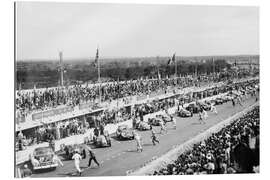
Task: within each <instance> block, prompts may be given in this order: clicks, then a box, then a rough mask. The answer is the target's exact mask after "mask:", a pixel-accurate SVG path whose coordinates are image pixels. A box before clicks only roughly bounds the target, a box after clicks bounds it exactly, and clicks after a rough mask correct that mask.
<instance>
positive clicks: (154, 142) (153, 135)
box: [150, 126, 159, 146]
mask: <svg viewBox="0 0 270 180" xmlns="http://www.w3.org/2000/svg"><path fill="white" fill-rule="evenodd" d="M150 129H151V138H152V143H153V145H154V146H155V145H156V142H157V143H159V140H158V139H157V135H156V132H155V131H154V129H153V128H152V126H151V128H150Z"/></svg>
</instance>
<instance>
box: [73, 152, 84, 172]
mask: <svg viewBox="0 0 270 180" xmlns="http://www.w3.org/2000/svg"><path fill="white" fill-rule="evenodd" d="M72 159H74V164H75V168H76V170H77V172H78V173H79V175H80V176H81V174H82V170H81V169H80V161H81V160H82V157H81V155H80V154H79V153H78V151H75V153H74V155H73V156H72Z"/></svg>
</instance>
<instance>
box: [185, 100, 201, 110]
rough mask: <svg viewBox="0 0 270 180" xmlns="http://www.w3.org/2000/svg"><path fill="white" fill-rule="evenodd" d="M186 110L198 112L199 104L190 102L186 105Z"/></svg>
mask: <svg viewBox="0 0 270 180" xmlns="http://www.w3.org/2000/svg"><path fill="white" fill-rule="evenodd" d="M186 110H188V111H190V112H192V113H199V111H200V106H198V105H197V104H196V103H195V102H194V103H190V104H189V105H188V106H187V107H186Z"/></svg>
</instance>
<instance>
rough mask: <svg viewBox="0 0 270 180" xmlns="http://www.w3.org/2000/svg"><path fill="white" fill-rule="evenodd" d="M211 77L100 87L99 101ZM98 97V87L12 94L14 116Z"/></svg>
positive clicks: (75, 86) (153, 80) (191, 82)
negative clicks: (14, 100)
mask: <svg viewBox="0 0 270 180" xmlns="http://www.w3.org/2000/svg"><path fill="white" fill-rule="evenodd" d="M217 80H218V78H217V77H216V76H212V75H208V76H206V75H204V76H203V75H201V76H198V78H197V79H194V78H192V77H190V76H186V77H179V78H165V79H144V80H143V79H140V80H130V81H121V82H116V81H115V82H110V83H103V84H101V85H100V93H101V96H100V97H101V100H102V101H111V100H115V99H118V98H123V97H128V96H134V95H142V94H150V93H152V92H157V91H166V90H167V88H168V87H182V88H184V87H190V86H193V85H195V86H198V85H199V84H200V83H202V82H213V81H217ZM98 98H99V85H88V84H86V85H74V86H66V87H55V88H46V89H33V90H26V91H17V92H16V115H17V117H19V116H24V115H27V114H29V113H31V112H33V111H35V110H47V109H50V108H54V107H57V106H61V105H68V106H76V105H78V104H80V103H83V102H89V101H92V102H93V101H94V100H96V99H98Z"/></svg>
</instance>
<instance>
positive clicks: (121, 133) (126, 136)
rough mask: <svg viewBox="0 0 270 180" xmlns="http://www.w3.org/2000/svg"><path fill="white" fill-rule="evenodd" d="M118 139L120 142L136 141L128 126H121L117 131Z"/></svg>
mask: <svg viewBox="0 0 270 180" xmlns="http://www.w3.org/2000/svg"><path fill="white" fill-rule="evenodd" d="M116 137H117V138H118V139H120V140H131V139H134V134H133V133H132V129H130V128H128V125H120V126H118V128H117V130H116Z"/></svg>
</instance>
